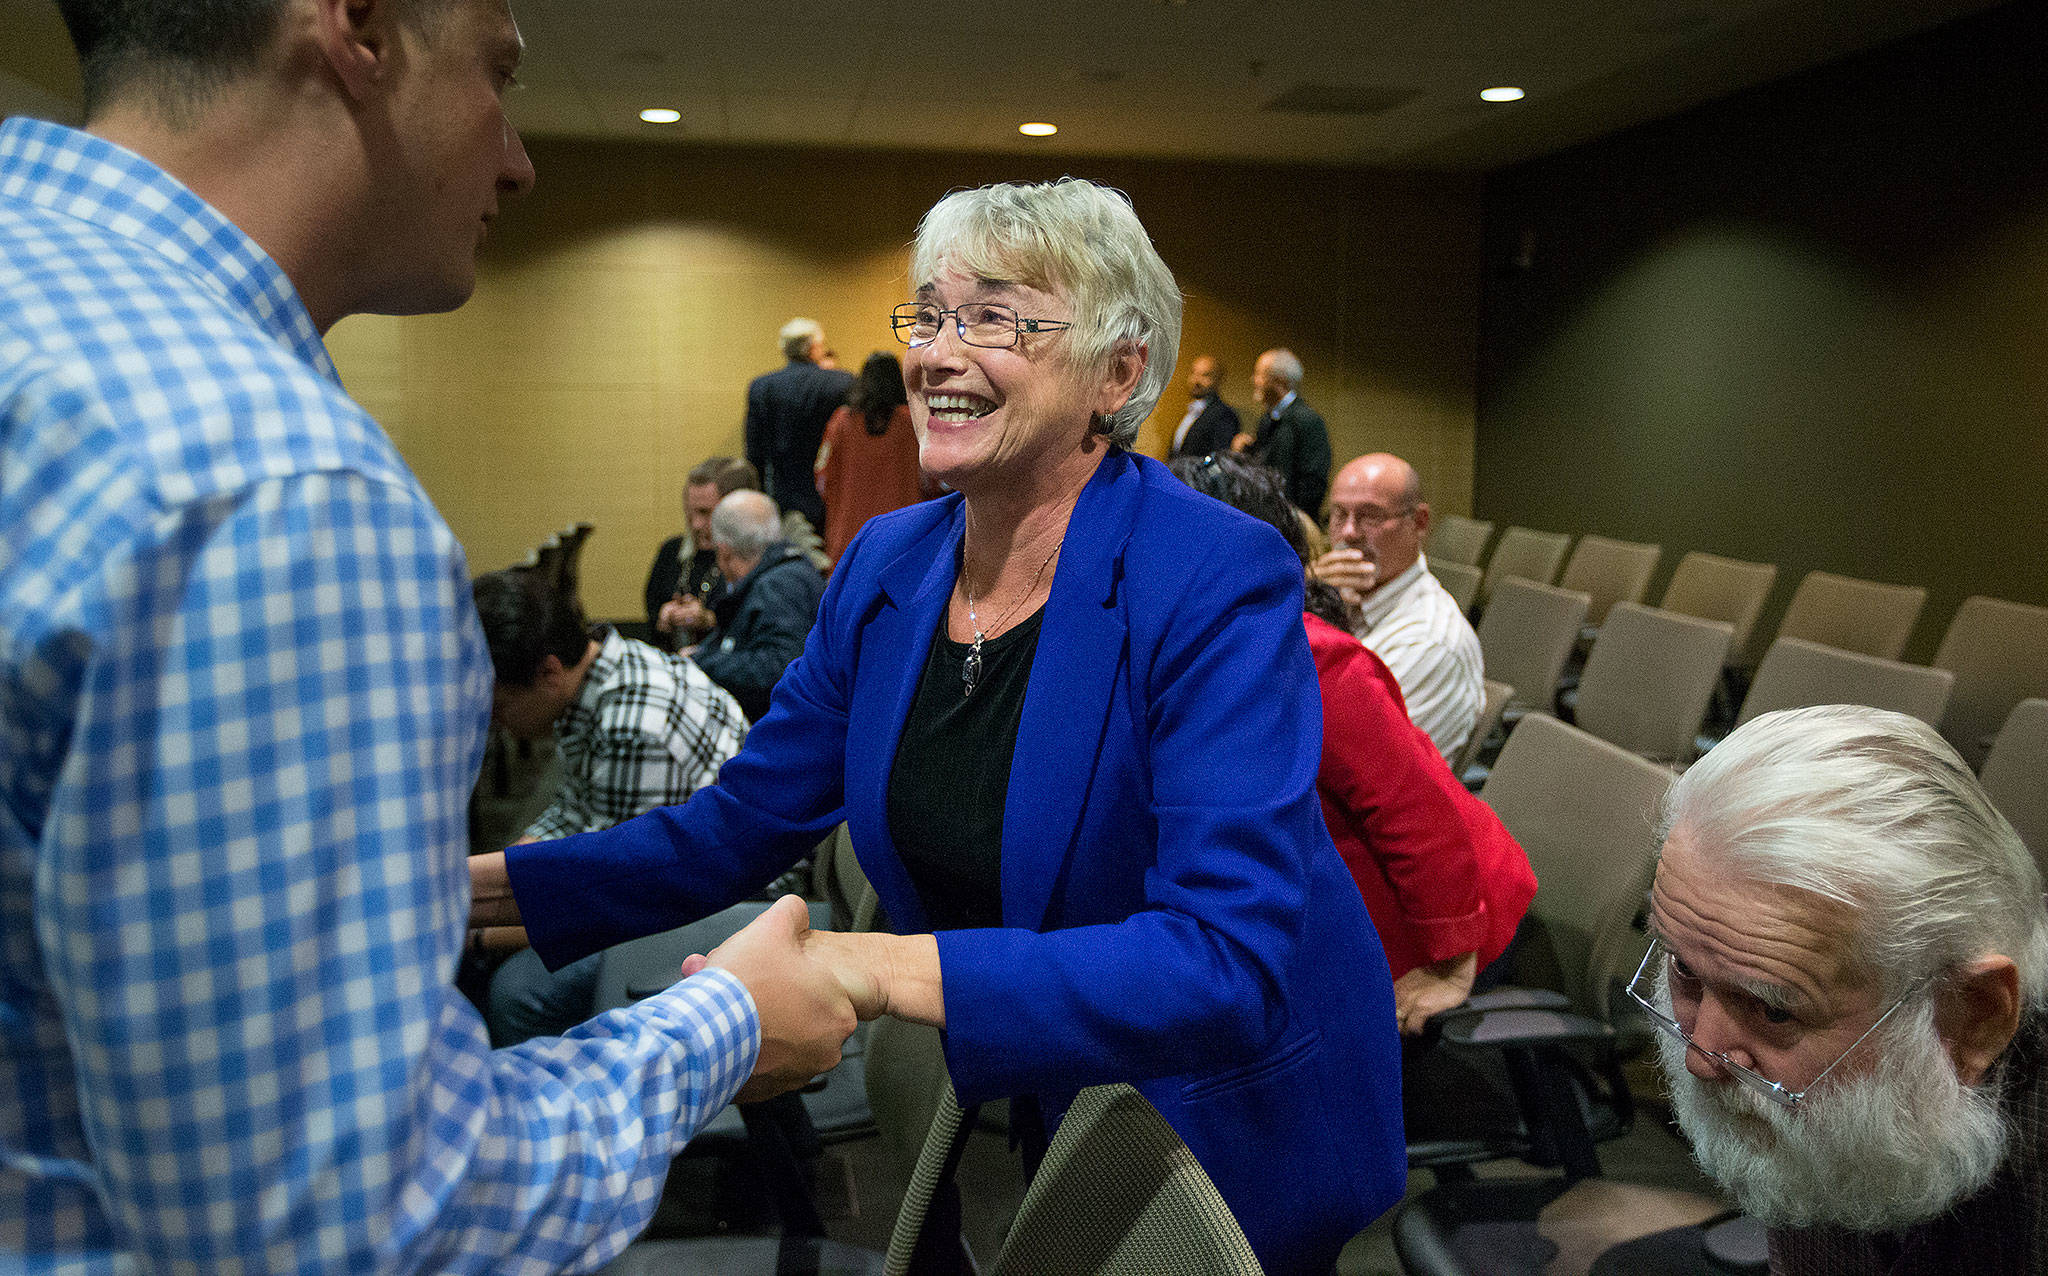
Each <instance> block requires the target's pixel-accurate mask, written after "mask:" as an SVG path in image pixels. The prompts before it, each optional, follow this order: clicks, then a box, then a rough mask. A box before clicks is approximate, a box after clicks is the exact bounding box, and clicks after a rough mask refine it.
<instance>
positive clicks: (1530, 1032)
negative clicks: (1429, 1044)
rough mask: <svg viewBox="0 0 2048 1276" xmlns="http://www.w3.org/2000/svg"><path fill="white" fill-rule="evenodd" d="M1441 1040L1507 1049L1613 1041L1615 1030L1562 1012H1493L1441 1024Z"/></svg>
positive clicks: (1463, 1016)
mask: <svg viewBox="0 0 2048 1276" xmlns="http://www.w3.org/2000/svg"><path fill="white" fill-rule="evenodd" d="M1443 1037H1444V1040H1445V1041H1448V1042H1450V1043H1452V1044H1453V1045H1458V1046H1467V1047H1477V1048H1485V1049H1495V1050H1497V1049H1501V1048H1503V1047H1507V1046H1548V1045H1563V1044H1565V1043H1566V1042H1572V1041H1612V1040H1613V1039H1614V1029H1613V1028H1612V1027H1611V1026H1609V1025H1607V1024H1604V1023H1601V1022H1600V1021H1599V1020H1597V1019H1588V1018H1586V1017H1585V1016H1584V1015H1575V1014H1572V1013H1571V1012H1569V1011H1564V1010H1494V1011H1488V1012H1485V1013H1482V1014H1477V1015H1460V1016H1458V1017H1457V1018H1455V1019H1452V1020H1451V1021H1450V1022H1448V1023H1446V1024H1445V1025H1444V1027H1443Z"/></svg>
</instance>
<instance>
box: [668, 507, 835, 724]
mask: <svg viewBox="0 0 2048 1276" xmlns="http://www.w3.org/2000/svg"><path fill="white" fill-rule="evenodd" d="M711 547H712V549H713V550H714V551H715V552H716V553H717V555H718V571H719V574H720V575H722V576H724V577H725V579H726V581H727V582H728V583H727V585H726V591H725V593H724V594H723V595H721V596H720V597H719V599H718V601H717V602H715V603H713V604H712V608H711V610H712V616H713V618H714V619H715V620H716V622H717V624H716V626H715V627H714V628H713V629H712V630H711V632H710V633H708V634H706V635H705V636H704V640H703V641H702V642H700V643H698V644H697V645H696V646H694V647H691V648H688V649H687V650H686V651H685V652H684V654H685V655H687V656H689V657H690V658H691V659H693V660H695V661H696V662H697V664H698V666H699V667H700V668H702V669H703V670H704V672H705V673H708V674H710V675H711V681H713V682H715V683H717V684H718V685H719V686H721V687H724V688H725V689H726V690H727V691H730V692H731V693H732V695H733V699H735V700H737V701H739V702H740V708H741V709H744V710H745V711H746V714H747V721H749V722H755V721H758V720H759V719H760V717H761V715H762V714H764V713H766V712H768V693H769V692H771V691H773V690H774V689H775V684H776V682H777V681H778V680H779V679H780V678H781V677H782V671H783V670H784V669H787V668H788V667H789V662H790V661H792V660H795V659H796V658H797V656H798V655H799V654H800V653H801V652H802V651H803V649H804V637H805V636H806V635H807V634H809V633H810V631H811V622H813V621H815V620H816V619H817V618H818V603H819V600H821V599H822V598H824V596H825V578H824V577H823V576H820V575H819V574H818V569H817V568H816V567H814V566H812V565H811V560H810V559H809V558H808V557H806V556H805V554H804V552H803V551H802V550H800V549H798V548H797V547H796V546H794V545H792V544H790V543H789V542H788V541H787V540H785V539H784V538H783V523H782V514H781V511H780V510H778V509H777V508H776V506H775V501H774V500H773V499H772V498H770V497H769V496H768V495H767V494H766V493H763V492H747V491H740V492H734V493H733V494H732V495H730V496H727V497H726V498H725V499H723V500H721V501H719V502H718V504H717V506H716V507H714V508H713V509H712V511H711Z"/></svg>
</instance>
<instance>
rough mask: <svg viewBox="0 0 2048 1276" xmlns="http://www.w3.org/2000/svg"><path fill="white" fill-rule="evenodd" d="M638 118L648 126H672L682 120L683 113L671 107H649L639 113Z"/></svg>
mask: <svg viewBox="0 0 2048 1276" xmlns="http://www.w3.org/2000/svg"><path fill="white" fill-rule="evenodd" d="M640 118H641V119H643V120H645V121H647V122H648V123H649V124H673V123H675V122H676V121H677V120H680V119H682V118H683V113H682V112H681V111H678V110H676V109H675V108H674V107H672V106H650V107H648V108H647V109H646V110H644V111H642V112H640Z"/></svg>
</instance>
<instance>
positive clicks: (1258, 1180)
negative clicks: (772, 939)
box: [507, 450, 1406, 1272]
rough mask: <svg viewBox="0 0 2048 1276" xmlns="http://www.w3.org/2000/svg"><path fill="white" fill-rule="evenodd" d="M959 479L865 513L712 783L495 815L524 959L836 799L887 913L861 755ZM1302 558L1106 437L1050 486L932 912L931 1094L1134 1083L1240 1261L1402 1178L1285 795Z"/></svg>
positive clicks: (638, 920) (1296, 686)
mask: <svg viewBox="0 0 2048 1276" xmlns="http://www.w3.org/2000/svg"><path fill="white" fill-rule="evenodd" d="M964 525H965V519H964V514H963V510H962V506H961V502H960V500H959V498H958V497H957V496H956V497H949V498H946V499H944V500H940V501H931V502H926V503H924V504H921V505H916V506H912V507H911V508H909V509H905V510H901V511H898V512H896V513H894V514H890V515H887V516H884V517H882V518H879V519H875V520H873V521H871V522H870V523H869V524H868V525H867V527H866V528H865V529H863V530H862V532H861V533H860V535H859V536H857V537H856V538H855V539H854V542H853V544H852V545H851V546H850V547H849V548H848V550H847V552H846V555H845V556H844V557H843V558H842V559H841V560H840V562H839V565H838V568H837V569H836V570H835V571H834V572H833V573H832V583H831V586H830V588H829V590H828V591H827V593H826V596H825V601H824V603H823V605H822V607H821V609H820V612H819V616H818V623H817V625H816V627H815V628H814V629H813V630H812V631H811V634H810V637H809V640H808V641H807V643H806V645H805V649H804V654H803V656H802V657H801V658H799V659H798V660H797V661H796V662H795V663H794V664H792V665H791V666H790V668H789V671H788V673H787V674H785V675H784V677H783V679H782V681H781V682H780V683H779V684H778V685H777V686H776V689H775V693H774V697H773V702H772V704H771V706H770V708H769V711H768V713H767V715H766V716H765V717H763V718H762V720H761V721H760V722H759V723H758V724H756V725H755V727H754V728H753V730H752V732H751V733H750V734H749V735H748V738H747V745H746V748H745V749H744V750H743V751H742V752H741V753H740V754H739V756H737V757H735V758H734V759H733V760H732V761H731V762H729V763H727V764H726V766H725V769H724V770H723V771H722V772H721V773H720V776H719V782H718V784H717V785H716V786H715V787H712V788H707V789H702V790H700V791H699V792H698V793H697V794H696V795H695V796H693V797H692V799H691V800H690V802H689V803H688V804H686V805H684V806H680V807H669V808H665V809H662V810H658V811H654V812H650V813H649V814H647V815H643V816H640V817H639V818H637V819H634V820H631V821H628V822H627V823H625V824H622V825H619V826H618V827H617V828H614V829H611V830H608V831H606V832H602V833H593V834H586V835H583V836H580V837H574V838H568V839H564V840H562V841H559V842H552V843H538V844H534V845H529V846H524V847H513V848H511V850H509V851H508V852H507V858H508V866H509V870H510V874H511V879H512V885H513V890H514V893H515V895H516V896H517V898H518V901H519V906H520V911H521V914H522V916H523V918H524V920H525V922H526V926H527V930H528V933H529V934H530V935H531V937H532V939H533V943H534V947H535V948H536V949H538V950H539V952H540V954H541V956H542V957H543V958H544V959H546V960H547V961H548V962H549V964H551V965H554V964H559V963H561V962H564V961H568V960H571V959H574V958H576V957H580V956H583V955H584V954H587V953H590V952H593V951H596V950H597V949H599V948H603V947H605V946H607V945H609V944H613V943H617V942H619V941H621V940H625V939H629V938H632V937H634V936H637V935H642V934H647V933H650V932H653V931H658V930H663V929H667V928H669V927H673V926H677V925H680V924H682V923H683V922H685V921H688V920H691V919H693V918H696V917H699V916H702V915H704V914H706V913H710V912H712V911H714V910H716V909H719V908H722V907H725V906H727V905H729V904H731V903H733V902H734V901H736V900H738V899H740V898H743V897H744V896H745V895H747V894H748V893H750V892H753V891H755V890H758V889H759V888H760V887H761V885H762V883H764V882H766V881H768V880H769V879H770V878H772V877H773V876H774V875H775V874H776V873H777V872H779V871H780V870H782V869H784V868H786V867H787V866H788V865H789V864H790V863H792V862H793V861H794V860H795V859H797V858H798V857H799V856H800V855H802V854H803V853H804V852H805V851H807V850H809V849H810V848H811V847H812V846H813V845H815V844H816V842H817V841H818V839H819V838H820V837H822V836H823V835H824V834H825V833H826V832H827V831H828V830H830V829H831V828H832V826H833V825H834V824H836V823H837V822H838V821H840V820H841V819H844V820H845V821H846V822H847V825H848V828H849V831H850V833H851V835H852V841H853V846H854V848H855V851H856V853H857V854H858V856H859V858H860V862H861V866H862V868H863V869H865V870H866V872H867V875H868V877H869V879H870V880H871V881H872V882H873V883H874V885H875V889H876V891H877V893H878V894H879V895H880V897H881V902H882V906H883V908H884V909H886V910H887V912H888V915H889V917H890V918H891V919H892V921H893V922H894V923H895V925H896V926H897V927H898V929H900V930H901V931H902V932H903V933H906V934H911V933H917V932H919V931H921V930H924V929H927V926H928V924H927V922H926V920H925V915H924V910H923V908H922V906H921V903H920V901H919V898H918V894H917V891H916V889H915V888H914V887H913V886H912V884H911V881H910V878H909V877H908V876H907V874H906V872H905V869H904V867H903V864H902V862H901V860H900V859H899V858H898V857H897V853H896V849H895V847H894V845H893V844H892V842H891V840H890V837H889V827H888V821H887V818H886V815H885V800H886V794H887V790H888V782H889V771H890V767H891V765H892V763H893V761H894V757H895V752H896V743H897V740H898V738H899V737H900V736H901V734H902V731H903V723H904V719H905V717H906V715H907V714H908V712H909V708H910V703H911V699H912V696H913V694H914V692H915V690H916V686H917V682H918V677H919V674H920V673H921V672H922V670H923V668H924V664H925V659H926V656H927V654H928V653H929V651H930V647H931V643H932V639H933V636H934V634H935V633H936V632H937V631H938V628H939V626H940V624H941V623H942V619H943V615H944V612H945V607H946V602H947V599H948V597H949V596H950V594H951V591H952V587H953V579H954V574H955V572H956V570H957V563H958V553H959V546H960V540H961V535H962V529H963V527H964ZM1321 742H1322V722H1321V700H1320V694H1319V692H1318V690H1317V686H1316V678H1315V668H1314V665H1313V663H1312V661H1311V659H1310V656H1309V650H1308V643H1307V638H1306V636H1305V634H1304V632H1303V629H1302V624H1301V565H1300V562H1299V561H1298V560H1297V559H1296V558H1295V557H1294V555H1293V553H1292V552H1291V551H1290V550H1289V549H1288V548H1287V546H1286V544H1285V542H1284V541H1283V540H1282V539H1281V538H1280V537H1279V536H1278V535H1277V534H1276V533H1275V532H1274V531H1273V530H1272V529H1271V528H1269V527H1267V526H1265V525H1264V524H1262V523H1259V522H1256V521H1255V520H1253V519H1250V518H1248V517H1246V516H1244V515H1242V514H1239V513H1238V512H1237V511H1235V510H1231V509H1229V508H1228V507H1226V506H1224V505H1222V504H1220V503H1218V502H1216V501H1212V500H1210V499H1209V498H1207V497H1204V496H1201V495H1199V494H1197V493H1195V492H1194V491H1193V490H1192V489H1190V488H1188V487H1186V486H1185V485H1184V484H1182V483H1181V482H1180V481H1179V480H1177V479H1175V478H1174V477H1173V476H1172V475H1171V474H1170V473H1168V472H1167V470H1166V469H1165V467H1164V466H1161V465H1160V464H1159V463H1157V462H1156V461H1153V460H1151V459H1149V458H1141V457H1135V456H1132V455H1130V454H1129V453H1126V452H1122V451H1117V450H1112V451H1111V452H1109V453H1108V455H1107V456H1106V457H1105V458H1104V459H1103V461H1102V463H1101V464H1100V465H1099V466H1098V468H1097V469H1096V472H1095V474H1094V476H1093V477H1092V478H1091V479H1090V480H1089V482H1088V485H1087V487H1086V489H1085V490H1084V491H1083V492H1082V494H1081V497H1080V500H1079V502H1078V503H1077V504H1076V506H1075V508H1074V513H1073V518H1072V521H1071V522H1070V524H1069V525H1068V529H1067V535H1066V540H1065V547H1064V548H1063V549H1062V551H1061V553H1060V562H1059V567H1058V569H1057V570H1056V572H1055V575H1054V579H1053V586H1052V594H1051V597H1050V599H1049V601H1048V602H1047V603H1046V609H1045V617H1044V620H1043V623H1042V628H1041V630H1040V634H1039V639H1038V649H1037V656H1036V659H1035V661H1034V663H1033V666H1032V670H1031V675H1030V681H1029V683H1028V687H1027V691H1026V695H1025V702H1024V711H1023V720H1022V723H1021V724H1020V726H1019V728H1018V734H1017V748H1016V761H1015V764H1014V766H1013V769H1012V772H1011V778H1010V787H1009V794H1008V802H1007V806H1006V808H1005V812H1004V820H1003V853H1002V896H1003V923H1004V924H1003V925H1002V926H1001V927H998V928H990V929H985V930H965V931H949V932H945V933H942V934H940V935H939V936H938V937H937V938H938V946H939V959H940V963H941V970H942V973H943V979H944V989H945V1003H946V1032H945V1047H946V1061H947V1066H948V1068H949V1070H950V1071H951V1074H952V1077H953V1083H954V1086H955V1088H956V1089H957V1090H958V1091H959V1094H960V1098H961V1101H962V1102H963V1103H969V1104H972V1103H977V1102H980V1101H983V1100H986V1099H993V1098H998V1097H1001V1096H1006V1095H1017V1094H1026V1093H1035V1094H1037V1095H1039V1096H1040V1101H1041V1102H1042V1103H1043V1104H1044V1106H1045V1111H1046V1114H1047V1118H1048V1124H1051V1122H1053V1121H1056V1120H1057V1118H1058V1116H1059V1115H1060V1114H1061V1113H1063V1112H1064V1111H1065V1108H1066V1105H1067V1103H1068V1102H1070V1101H1071V1099H1072V1096H1073V1094H1074V1092H1075V1091H1076V1090H1078V1089H1080V1088H1081V1087H1084V1086H1089V1085H1095V1084H1099V1083H1103V1082H1111V1081H1129V1082H1132V1083H1134V1084H1135V1085H1136V1086H1137V1087H1138V1089H1139V1090H1140V1091H1142V1092H1143V1093H1144V1094H1145V1096H1146V1097H1147V1098H1148V1099H1150V1100H1151V1101H1152V1103H1153V1105H1154V1106H1155V1107H1157V1108H1158V1109H1159V1111H1160V1112H1161V1114H1163V1115H1164V1116H1165V1118H1166V1119H1167V1121H1168V1122H1170V1123H1171V1124H1172V1125H1173V1127H1174V1128H1175V1129H1176V1130H1177V1131H1179V1133H1180V1135H1181V1137H1182V1138H1183V1139H1185V1140H1186V1141H1187V1144H1188V1147H1189V1148H1190V1149H1191V1150H1192V1151H1193V1153H1194V1155H1195V1157H1196V1158H1197V1159H1198V1160H1199V1161H1200V1162H1201V1163H1202V1165H1203V1167H1204V1168H1205V1169H1206V1170H1207V1171H1208V1172H1209V1175H1210V1177H1211V1178H1212V1179H1214V1180H1215V1182H1216V1184H1217V1186H1218V1187H1219V1188H1220V1189H1221V1190H1222V1192H1223V1195H1224V1198H1225V1199H1226V1200H1227V1201H1228V1202H1229V1203H1230V1206H1231V1208H1232V1210H1233V1212H1234V1213H1235V1214H1236V1216H1237V1218H1238V1221H1239V1223H1240V1224H1241V1225H1242V1226H1243V1228H1244V1230H1245V1234H1246V1235H1247V1236H1248V1237H1249V1238H1250V1240H1251V1242H1252V1245H1253V1247H1254V1248H1255V1249H1256V1250H1257V1251H1258V1252H1259V1254H1260V1256H1261V1258H1262V1259H1263V1261H1264V1262H1265V1264H1266V1266H1267V1269H1268V1270H1269V1271H1274V1272H1287V1271H1296V1270H1308V1269H1324V1270H1326V1269H1327V1268H1328V1267H1329V1266H1331V1265H1332V1264H1333V1263H1334V1262H1335V1259H1336V1255H1337V1251H1338V1249H1340V1248H1341V1247H1342V1246H1343V1244H1344V1242H1345V1241H1346V1240H1348V1239H1349V1238H1350V1237H1351V1236H1352V1235H1354V1234H1355V1233H1356V1232H1357V1231H1358V1230H1359V1229H1360V1228H1362V1227H1364V1226H1365V1225H1366V1224H1367V1223H1368V1222H1370V1221H1371V1220H1372V1219H1373V1218H1374V1217H1375V1216H1377V1215H1378V1214H1379V1213H1380V1212H1381V1211H1383V1210H1384V1209H1386V1208H1387V1207H1388V1206H1390V1205H1392V1204H1393V1203H1394V1202H1395V1201H1396V1200H1398V1199H1399V1198H1400V1196H1401V1192H1402V1187H1403V1183H1404V1180H1405V1173H1406V1171H1405V1164H1406V1162H1405V1154H1404V1146H1403V1135H1402V1126H1401V1101H1400V1094H1401V1082H1400V1055H1399V1048H1398V1045H1397V1041H1396V1034H1395V1027H1394V1010H1393V994H1392V989H1391V986H1390V984H1389V981H1388V975H1387V964H1386V958H1385V955H1384V954H1383V952H1382V950H1381V947H1380V943H1379V939H1378V937H1377V936H1376V935H1375V934H1374V932H1373V928H1372V922H1371V920H1370V919H1369V917H1368V916H1367V914H1366V911H1365V905H1364V903H1363V902H1362V900H1361V899H1360V897H1359V893H1358V888H1357V887H1356V886H1355V885H1353V883H1352V881H1351V877H1350V875H1349V873H1348V872H1347V871H1346V870H1345V867H1344V864H1343V862H1342V860H1340V859H1339V858H1338V856H1337V853H1336V850H1335V849H1334V848H1333V847H1332V845H1331V843H1330V838H1329V834H1328V831H1327V830H1326V829H1325V827H1324V824H1323V818H1322V811H1321V808H1320V806H1319V805H1318V803H1317V798H1316V789H1315V779H1316V768H1317V763H1318V760H1319V757H1320V753H1321Z"/></svg>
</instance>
